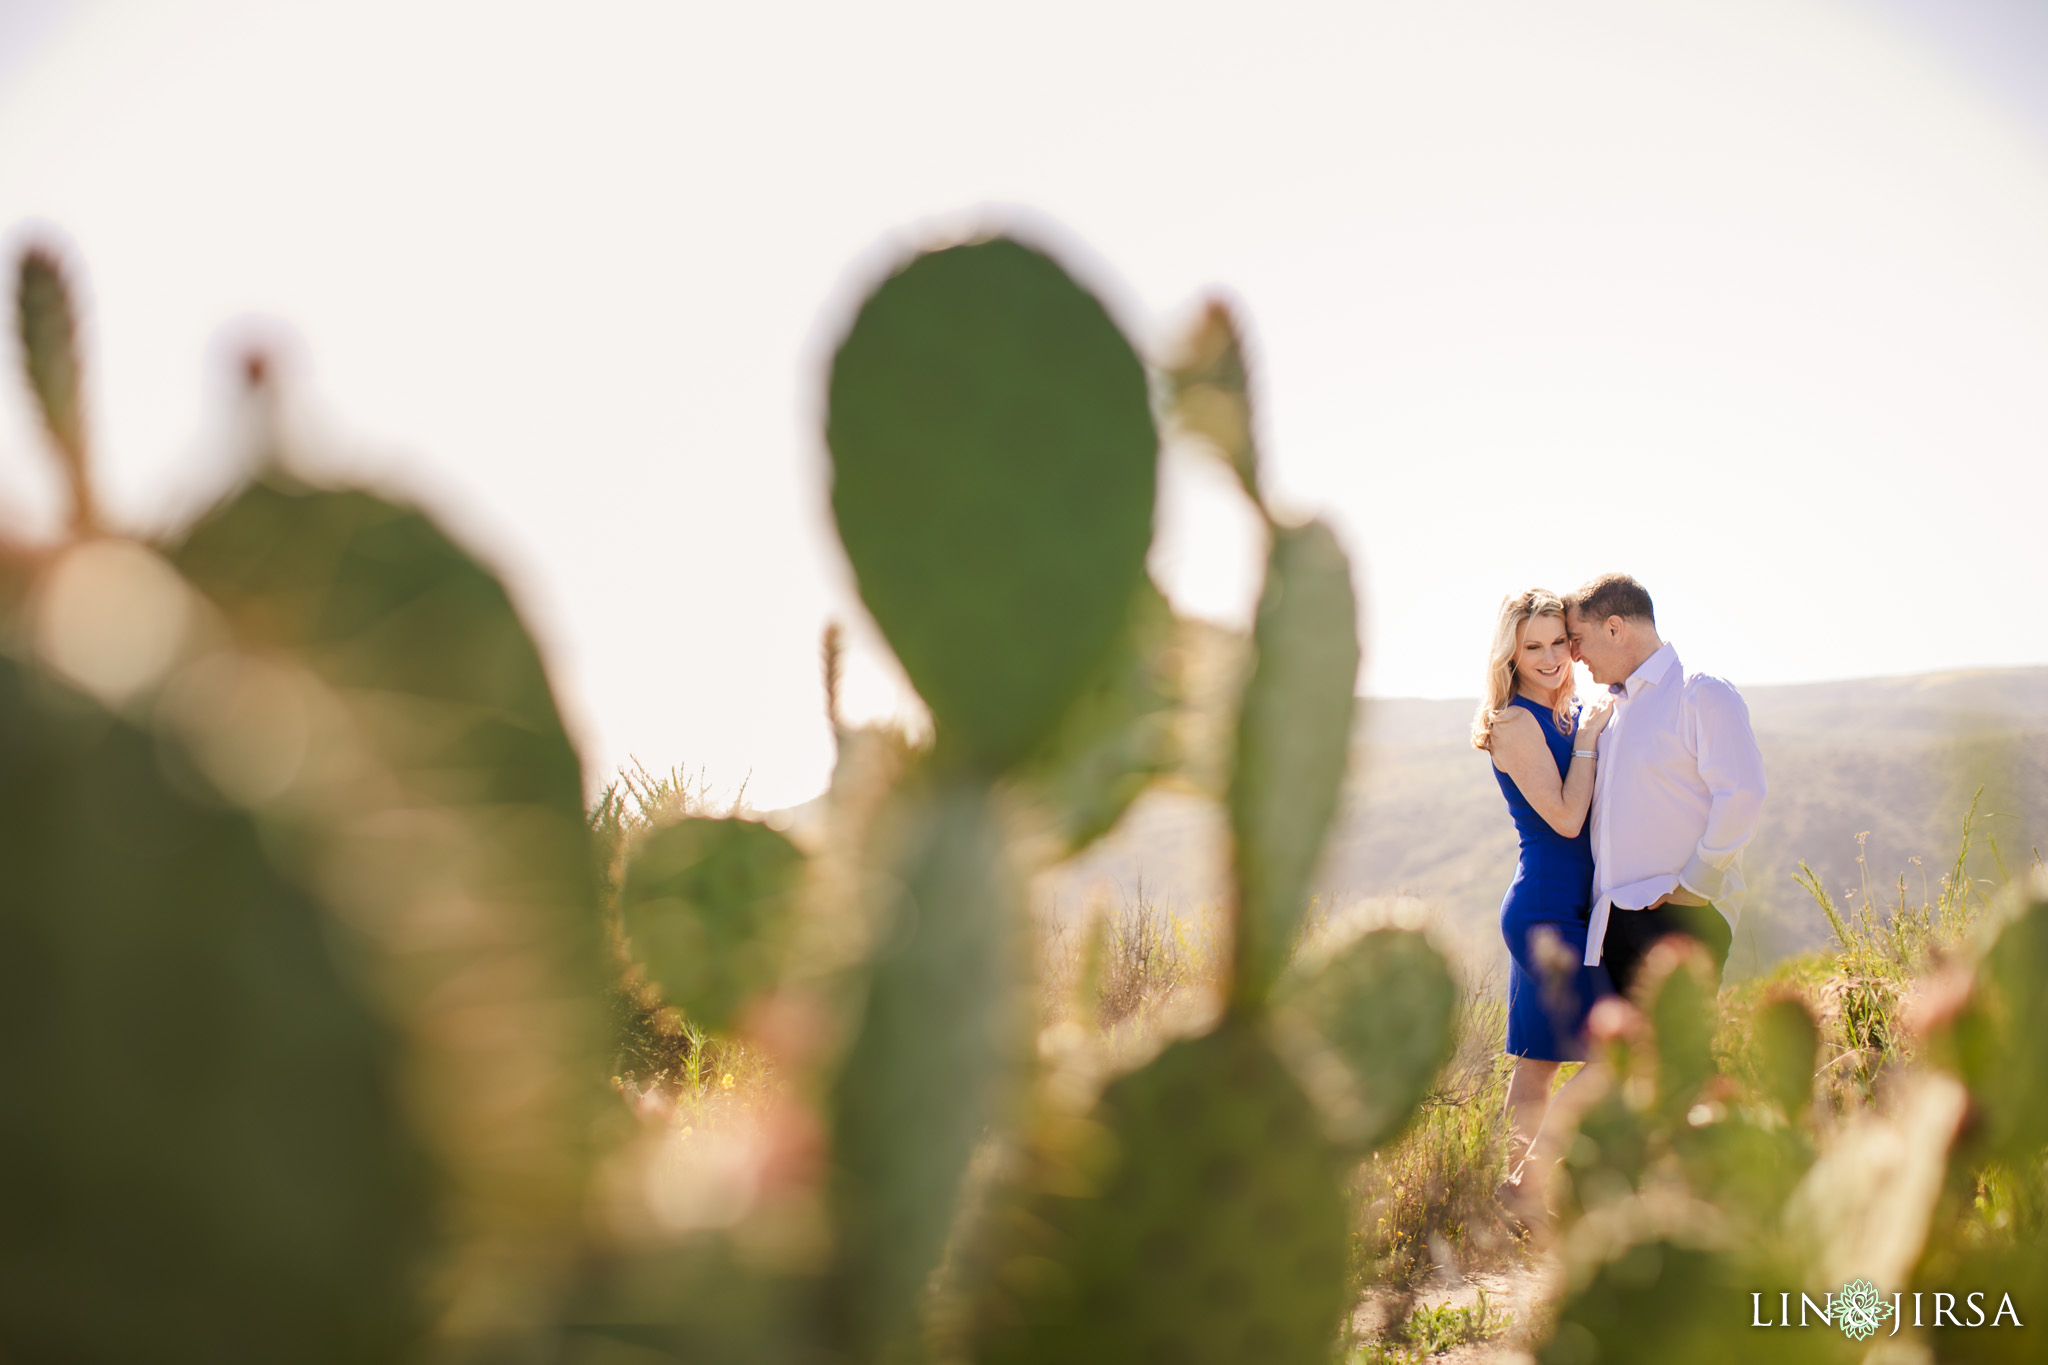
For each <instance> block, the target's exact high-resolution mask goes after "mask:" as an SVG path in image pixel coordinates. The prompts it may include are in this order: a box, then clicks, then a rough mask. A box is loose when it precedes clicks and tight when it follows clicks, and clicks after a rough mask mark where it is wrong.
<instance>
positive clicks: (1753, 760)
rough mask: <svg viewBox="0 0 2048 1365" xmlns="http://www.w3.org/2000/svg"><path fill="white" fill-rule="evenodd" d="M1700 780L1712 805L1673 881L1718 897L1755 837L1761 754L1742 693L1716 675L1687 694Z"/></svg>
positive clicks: (1761, 777)
mask: <svg viewBox="0 0 2048 1365" xmlns="http://www.w3.org/2000/svg"><path fill="white" fill-rule="evenodd" d="M1691 701H1692V703H1693V711H1694V723H1695V725H1696V727H1697V728H1696V730H1695V740H1696V744H1697V752H1698V755H1699V772H1700V780H1701V781H1703V782H1705V783H1706V784H1707V791H1708V793H1709V795H1710V796H1711V797H1712V801H1713V804H1712V808H1711V809H1710V810H1709V811H1708V814H1707V829H1706V833H1705V834H1703V835H1702V836H1701V837H1700V841H1699V845H1698V847H1697V848H1695V849H1694V850H1693V855H1692V857H1691V858H1690V859H1689V860H1688V861H1687V862H1686V865H1685V869H1684V870H1683V871H1682V872H1680V873H1679V874H1678V880H1679V882H1680V884H1681V885H1683V886H1684V887H1685V888H1686V889H1687V890H1689V891H1691V892H1693V893H1694V894H1695V895H1699V896H1704V897H1706V898H1707V899H1708V900H1710V901H1714V900H1719V899H1721V897H1722V895H1723V894H1724V892H1725V890H1726V889H1727V885H1728V881H1729V878H1728V869H1729V867H1730V865H1732V864H1733V863H1734V862H1735V859H1736V857H1737V856H1738V855H1739V854H1740V853H1741V852H1742V849H1743V846H1744V845H1746V844H1747V843H1748V842H1749V841H1750V840H1751V839H1752V838H1753V837H1755V835H1756V825H1757V818H1758V816H1759V815H1760V814H1761V813H1762V811H1763V805H1764V792H1765V787H1764V757H1763V754H1762V753H1761V752H1760V751H1759V750H1758V749H1757V746H1756V734H1755V732H1753V731H1752V730H1751V729H1750V726H1749V708H1748V707H1747V706H1745V705H1744V704H1743V701H1742V695H1741V694H1740V693H1738V692H1737V691H1736V690H1735V689H1734V688H1732V687H1730V686H1729V685H1728V684H1727V683H1725V682H1722V681H1721V680H1720V679H1719V678H1711V677H1702V678H1699V679H1697V680H1696V682H1695V684H1694V688H1693V695H1692V697H1691Z"/></svg>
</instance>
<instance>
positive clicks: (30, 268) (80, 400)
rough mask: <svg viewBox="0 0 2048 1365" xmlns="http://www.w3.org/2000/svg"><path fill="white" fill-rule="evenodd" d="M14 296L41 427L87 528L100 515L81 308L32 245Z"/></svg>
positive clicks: (79, 524)
mask: <svg viewBox="0 0 2048 1365" xmlns="http://www.w3.org/2000/svg"><path fill="white" fill-rule="evenodd" d="M14 300H15V324H16V327H17V329H18V332H19V335H20V337H21V354H22V362H23V366H24V368H25V369H26V370H27V378H28V386H29V392H30V393H32V394H34V395H35V400H36V408H37V410H38V411H40V412H41V413H42V417H43V427H44V429H45V430H46V431H48V432H49V434H50V441H51V444H52V445H54V446H55V447H56V450H57V456H58V463H59V464H60V466H61V467H62V469H63V471H64V481H65V484H66V486H67V487H68V489H69V491H70V494H71V524H72V527H73V529H74V530H77V531H81V532H83V531H88V530H90V529H91V528H92V527H94V526H95V525H97V524H98V521H99V518H98V515H97V513H96V511H95V507H94V501H93V492H92V479H91V472H90V470H89V468H88V458H87V442H86V422H85V395H84V383H83V381H82V377H81V376H82V369H83V367H82V366H81V365H80V363H79V358H78V310H77V308H76V307H75V306H74V305H73V303H72V301H71V289H70V286H69V285H68V284H67V283H66V282H65V279H64V271H63V267H62V266H60V265H59V264H58V262H57V258H56V257H55V256H54V255H52V254H51V253H50V252H48V251H44V250H41V249H39V248H34V247H32V248H30V249H29V250H28V251H26V252H24V253H23V254H22V258H21V265H20V269H19V271H18V272H17V277H16V282H15V294H14Z"/></svg>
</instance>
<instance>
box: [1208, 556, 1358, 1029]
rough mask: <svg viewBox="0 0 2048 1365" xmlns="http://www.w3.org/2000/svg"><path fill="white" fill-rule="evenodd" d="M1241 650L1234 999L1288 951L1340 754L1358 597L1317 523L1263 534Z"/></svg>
mask: <svg viewBox="0 0 2048 1365" xmlns="http://www.w3.org/2000/svg"><path fill="white" fill-rule="evenodd" d="M1252 642H1253V646H1254V649H1255V651H1256V654H1257V662H1256V663H1255V664H1254V665H1253V668H1252V676H1251V679H1250V681H1248V682H1247V683H1246V684H1245V692H1244V702H1243V706H1242V710H1241V711H1240V718H1239V721H1238V732H1237V762H1236V769H1235V772H1234V774H1233V776H1232V779H1231V784H1230V826H1231V832H1232V834H1234V835H1235V836H1236V856H1237V889H1238V898H1239V909H1238V920H1237V968H1236V971H1237V978H1236V983H1235V986H1234V992H1235V998H1236V999H1238V1000H1239V1001H1241V1002H1249V1001H1254V1000H1257V999H1260V998H1262V997H1263V995H1264V993H1265V992H1266V990H1267V989H1268V988H1269V987H1270V986H1271V985H1272V982H1273V979H1274V977H1275V976H1276V975H1278V973H1279V971H1280V968H1281V967H1282V966H1283V965H1284V964H1285V962H1286V960H1287V954H1288V952H1289V951H1290V950H1291V949H1292V948H1293V946H1294V935H1295V931H1296V930H1297V929H1298V928H1299V926H1300V924H1301V916H1302V913H1303V912H1304V911H1305V910H1306V909H1307V908H1308V885H1309V878H1310V877H1311V876H1313V875H1314V873H1315V869H1316V861H1317V859H1318V858H1319V857H1320V856H1321V854H1322V849H1323V838H1324V835H1325V834H1326V833H1327V832H1328V830H1329V826H1330V818H1331V816H1332V815H1334V814H1335V813H1336V809H1337V795H1338V791H1339V788H1340V787H1341V786H1342V785H1343V782H1344V769H1345V766H1346V763H1347V761H1348V760H1349V758H1350V753H1351V719H1352V712H1353V708H1354V705H1355V697H1354V696H1353V692H1354V689H1355V688H1356V687H1357V682H1358V660H1359V648H1358V599H1357V598H1356V597H1355V596H1354V595H1353V594H1352V588H1351V564H1350V561H1349V560H1348V559H1346V558H1345V556H1344V551H1343V548H1342V547H1341V546H1339V545H1338V544H1337V537H1336V536H1335V535H1334V534H1332V532H1331V531H1330V528H1329V527H1328V526H1325V525H1324V524H1323V523H1321V522H1319V521H1316V522H1310V523H1309V524H1308V525H1306V526H1294V527H1285V526H1283V527H1275V528H1274V530H1273V547H1272V552H1271V555H1270V557H1269V558H1268V560H1267V563H1266V586H1265V590H1264V592H1263V593H1262V594H1261V596H1260V598H1259V613H1258V620H1257V623H1256V624H1255V626H1254V627H1253V632H1252Z"/></svg>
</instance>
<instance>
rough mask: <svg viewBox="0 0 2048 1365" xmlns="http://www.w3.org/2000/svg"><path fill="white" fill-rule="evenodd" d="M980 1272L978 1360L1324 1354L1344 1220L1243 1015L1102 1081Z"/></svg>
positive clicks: (1297, 1103) (1012, 1363) (1279, 1068)
mask: <svg viewBox="0 0 2048 1365" xmlns="http://www.w3.org/2000/svg"><path fill="white" fill-rule="evenodd" d="M1091 1122H1092V1124H1093V1125H1094V1126H1095V1128H1096V1130H1097V1132H1098V1134H1099V1136H1098V1137H1097V1138H1096V1140H1095V1141H1093V1142H1084V1143H1081V1144H1078V1145H1077V1146H1076V1148H1075V1149H1074V1151H1073V1156H1072V1158H1071V1159H1070V1161H1069V1163H1068V1165H1069V1169H1068V1170H1067V1171H1065V1172H1063V1173H1062V1176H1061V1178H1060V1179H1059V1180H1058V1181H1057V1182H1054V1183H1056V1184H1057V1186H1058V1189H1059V1192H1057V1193H1053V1192H1048V1193H1047V1194H1045V1195H1044V1196H1043V1197H1041V1198H1040V1199H1039V1200H1038V1201H1037V1203H1036V1204H1035V1205H1034V1207H1033V1210H1032V1216H1031V1217H1029V1218H1027V1219H1020V1220H1019V1229H1018V1231H1019V1234H1020V1235H1019V1236H1018V1237H1017V1239H1016V1241H1015V1242H1014V1243H1013V1244H1012V1245H1013V1252H1012V1255H1011V1257H1010V1259H1009V1260H1008V1261H1007V1263H1005V1264H1003V1265H1001V1266H1000V1267H998V1268H997V1271H996V1276H997V1282H998V1285H999V1289H998V1291H997V1292H998V1293H999V1294H1000V1295H1001V1296H1002V1298H1003V1299H1004V1300H1005V1302H1003V1303H1002V1304H1001V1305H1000V1306H999V1307H998V1308H997V1309H996V1310H995V1313H996V1316H997V1319H998V1324H999V1325H996V1326H994V1327H993V1328H992V1330H991V1332H990V1337H989V1341H988V1343H987V1346H986V1349H985V1350H984V1352H983V1354H982V1359H983V1360H984V1361H986V1362H989V1365H1026V1363H1027V1362H1038V1361H1065V1360H1174V1361H1185V1362H1189V1365H1196V1363H1197V1362H1205V1361H1215V1362H1219V1365H1221V1363H1222V1362H1233V1363H1234V1362H1238V1361H1248V1360H1258V1361H1270V1362H1275V1363H1276V1365H1279V1363H1281V1362H1291V1361H1292V1362H1302V1363H1303V1365H1308V1362H1317V1363H1318V1365H1320V1362H1323V1361H1326V1360H1327V1359H1328V1358H1329V1351H1330V1341H1331V1338H1332V1336H1333V1335H1334V1333H1335V1330H1336V1325H1337V1320H1338V1318H1339V1317H1340V1316H1341V1314H1342V1313H1343V1310H1344V1308H1345V1306H1346V1304H1345V1296H1346V1291H1345V1282H1344V1251H1345V1235H1346V1214H1345V1207H1344V1202H1343V1199H1342V1197H1341V1195H1340V1192H1339V1191H1340V1183H1339V1182H1340V1180H1341V1176H1342V1171H1341V1166H1340V1162H1339V1160H1338V1157H1337V1154H1336V1152H1335V1150H1334V1149H1333V1148H1332V1147H1331V1145H1330V1144H1329V1143H1328V1142H1327V1141H1326V1140H1325V1139H1324V1137H1323V1133H1322V1128H1321V1116H1320V1115H1319V1114H1318V1113H1317V1112H1316V1110H1315V1108H1314V1106H1313V1105H1311V1104H1310V1102H1309V1100H1308V1098H1307V1096H1305V1095H1304V1094H1303V1093H1302V1090H1301V1087H1300V1086H1299V1085H1298V1084H1297V1083H1296V1082H1295V1080H1294V1077H1293V1076H1292V1074H1291V1073H1290V1072H1289V1070H1288V1069H1287V1067H1286V1066H1285V1065H1283V1064H1282V1063H1281V1061H1280V1059H1279V1057H1278V1056H1276V1055H1275V1054H1274V1052H1273V1050H1272V1047H1271V1046H1270V1044H1269V1043H1268V1042H1267V1040H1266V1037H1265V1035H1264V1031H1263V1030H1262V1029H1260V1028H1258V1027H1257V1026H1256V1025H1254V1024H1252V1023H1250V1022H1248V1021H1246V1020H1242V1019H1230V1020H1227V1021H1225V1022H1224V1023H1223V1024H1222V1025H1221V1026H1219V1027H1218V1028H1216V1029H1215V1030H1214V1031H1213V1032H1211V1033H1209V1034H1207V1035H1205V1036H1203V1037H1201V1038H1196V1039H1191V1040H1188V1041H1184V1042H1178V1043H1174V1044H1172V1045H1171V1046H1169V1047H1168V1048H1167V1049H1166V1051H1164V1052H1162V1053H1161V1054H1160V1055H1159V1056H1158V1057H1157V1058H1156V1059H1154V1060H1153V1061H1152V1062H1151V1063H1149V1064H1148V1065H1146V1066H1145V1067H1143V1068H1141V1069H1139V1070H1138V1071H1135V1072H1133V1073H1131V1074H1130V1075H1128V1076H1125V1077H1123V1078H1121V1079H1119V1080H1117V1081H1114V1082H1112V1083H1111V1084H1110V1086H1109V1087H1108V1089H1106V1090H1105V1091H1104V1092H1103V1094H1102V1098H1101V1101H1100V1103H1099V1104H1098V1105H1097V1107H1096V1110H1095V1113H1094V1114H1093V1116H1092V1119H1091Z"/></svg>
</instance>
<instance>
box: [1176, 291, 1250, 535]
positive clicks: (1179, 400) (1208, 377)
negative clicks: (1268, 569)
mask: <svg viewBox="0 0 2048 1365" xmlns="http://www.w3.org/2000/svg"><path fill="white" fill-rule="evenodd" d="M1166 380H1167V385H1168V387H1169V389H1170V391H1171V393H1172V412H1173V420H1174V424H1175V425H1176V426H1178V427H1179V428H1180V429H1181V430H1182V431H1185V432H1188V433H1190V434H1192V435H1195V436H1199V437H1201V438H1202V439H1203V440H1204V441H1206V442H1208V443H1209V444H1210V445H1211V446H1213V447H1215V449H1216V453H1217V454H1218V455H1221V456H1222V457H1223V460H1224V462H1225V463H1226V464H1228V465H1229V466H1230V469H1231V472H1232V473H1234V474H1236V475H1237V480H1238V482H1239V483H1240V484H1242V485H1243V486H1244V491H1245V492H1246V493H1247V494H1249V495H1250V496H1251V499H1252V501H1253V502H1263V501H1264V499H1263V497H1262V495H1261V494H1260V492H1259V443H1258V433H1257V431H1256V430H1254V428H1253V422H1252V403H1251V392H1250V385H1249V383H1248V380H1247V375H1246V373H1245V363H1244V342H1243V341H1242V340H1241V339H1240V337H1239V335H1238V325H1237V319H1236V318H1234V317H1232V316H1231V314H1230V309H1229V308H1228V307H1227V306H1226V305H1224V304H1222V303H1219V302H1211V303H1210V304H1209V305H1208V306H1207V307H1206V308H1204V309H1203V310H1202V316H1201V318H1200V319H1199V320H1198V321H1197V322H1196V323H1195V325H1194V327H1193V328H1192V329H1191V330H1190V331H1189V333H1188V335H1187V337H1186V339H1185V340H1184V341H1183V342H1182V343H1181V349H1180V354H1179V355H1178V356H1176V357H1175V358H1174V361H1173V364H1172V365H1171V366H1170V367H1169V368H1168V369H1167V373H1166Z"/></svg>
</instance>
